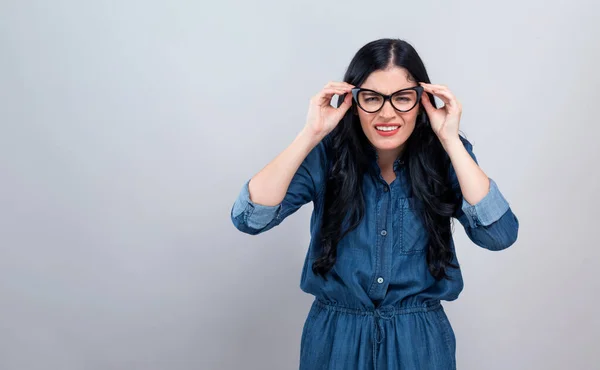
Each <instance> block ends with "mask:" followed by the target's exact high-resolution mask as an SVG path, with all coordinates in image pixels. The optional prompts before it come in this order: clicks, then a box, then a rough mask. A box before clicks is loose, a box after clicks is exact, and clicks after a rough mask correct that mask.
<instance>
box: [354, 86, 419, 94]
mask: <svg viewBox="0 0 600 370" xmlns="http://www.w3.org/2000/svg"><path fill="white" fill-rule="evenodd" d="M415 87H418V85H416V86H409V87H403V88H402V89H400V90H395V91H393V92H392V93H390V94H389V95H392V94H395V93H397V92H398V91H402V90H407V89H412V88H415ZM361 88H362V89H365V90H371V91H374V92H376V93H378V94H381V95H388V94H384V93H382V92H380V91H377V90H375V89H371V88H368V87H361Z"/></svg>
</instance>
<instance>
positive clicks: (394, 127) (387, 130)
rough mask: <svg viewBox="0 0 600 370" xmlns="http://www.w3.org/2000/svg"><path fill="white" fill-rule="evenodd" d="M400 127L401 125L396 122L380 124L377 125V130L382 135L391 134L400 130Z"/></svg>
mask: <svg viewBox="0 0 600 370" xmlns="http://www.w3.org/2000/svg"><path fill="white" fill-rule="evenodd" d="M400 127H401V126H400V125H398V124H394V123H386V124H378V125H375V131H377V133H378V134H379V135H382V136H391V135H394V134H395V133H396V132H398V130H400Z"/></svg>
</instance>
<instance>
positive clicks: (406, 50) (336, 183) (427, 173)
mask: <svg viewBox="0 0 600 370" xmlns="http://www.w3.org/2000/svg"><path fill="white" fill-rule="evenodd" d="M389 66H397V67H401V68H405V69H406V70H407V71H408V73H409V75H410V76H409V77H410V78H411V79H414V81H415V82H426V83H430V80H429V76H428V75H427V71H426V70H425V66H424V65H423V62H422V61H421V58H420V57H419V55H418V54H417V52H416V50H415V49H414V48H413V47H412V46H411V45H410V44H409V43H407V42H405V41H403V40H398V39H380V40H376V41H372V42H370V43H368V44H366V45H365V46H363V47H362V48H361V49H360V50H359V51H358V52H357V53H356V55H355V56H354V58H353V59H352V61H351V62H350V65H349V66H348V69H347V71H346V74H345V76H344V81H345V82H347V83H350V84H352V85H355V86H360V84H362V83H363V82H364V81H365V80H366V79H367V77H368V76H369V75H370V74H371V73H372V72H374V71H377V70H383V69H385V68H386V67H389ZM422 98H423V99H430V101H431V102H432V104H434V105H435V101H434V99H433V96H432V95H430V94H425V93H424V94H423V97H422ZM355 109H356V105H355V104H354V105H353V107H352V108H351V109H349V110H348V112H347V113H346V114H345V115H344V117H343V118H342V120H341V121H340V123H339V124H338V125H337V126H336V128H335V129H334V130H333V131H332V132H331V133H330V134H329V135H328V137H327V143H328V145H327V148H328V154H329V158H330V161H329V163H330V164H331V165H330V167H329V168H328V179H327V183H326V189H325V197H324V210H323V218H322V224H321V228H320V243H321V248H322V253H321V256H320V257H319V258H317V259H316V260H315V261H314V263H313V265H312V269H313V272H314V273H315V274H317V275H321V276H322V277H324V278H325V279H327V277H326V273H327V272H328V271H329V270H331V268H332V267H333V265H334V264H335V261H336V255H337V244H338V242H339V241H340V240H341V239H342V238H343V237H344V236H345V235H346V234H347V233H348V232H350V231H351V230H353V229H354V228H356V227H357V226H358V225H359V223H360V222H361V220H362V218H363V217H364V210H365V202H364V199H363V193H362V178H363V175H364V174H365V173H366V172H367V171H370V166H371V165H370V163H371V161H372V158H373V153H374V147H373V145H372V144H371V143H370V142H369V140H368V139H367V137H366V136H365V134H364V132H363V130H362V128H361V125H360V122H359V118H358V115H356V114H355ZM403 159H404V162H405V164H406V166H407V170H408V177H409V182H410V184H411V188H412V193H413V197H414V198H416V199H417V200H418V201H421V202H422V205H423V206H422V207H419V208H420V209H421V212H420V215H421V219H422V221H423V224H424V225H425V228H426V230H427V231H428V235H429V245H428V248H427V264H428V266H429V271H430V273H431V275H432V276H433V277H434V278H435V279H436V280H441V279H444V278H446V279H449V276H448V274H447V273H446V270H447V268H448V267H453V268H457V267H458V266H456V265H455V264H453V263H452V260H453V256H454V254H453V252H452V249H451V247H450V238H451V235H452V230H451V215H452V213H453V212H454V210H455V209H456V207H457V206H458V201H457V199H456V196H455V194H454V193H453V191H452V186H451V184H450V183H449V178H448V167H449V163H450V161H449V158H448V155H447V154H446V152H445V150H444V148H443V147H442V145H441V143H440V141H439V139H438V138H437V137H436V135H435V133H434V132H433V130H432V128H431V125H430V124H429V118H428V117H427V114H426V113H425V110H424V109H421V113H419V115H418V116H417V122H416V124H415V129H414V131H413V133H412V134H411V136H410V137H409V138H408V140H407V142H406V149H405V151H404V153H403Z"/></svg>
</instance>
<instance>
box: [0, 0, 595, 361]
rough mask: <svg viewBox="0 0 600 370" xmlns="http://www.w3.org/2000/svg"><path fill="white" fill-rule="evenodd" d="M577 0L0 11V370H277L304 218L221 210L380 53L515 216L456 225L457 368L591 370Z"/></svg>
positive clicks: (292, 328) (591, 295)
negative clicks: (394, 41) (363, 50)
mask: <svg viewBox="0 0 600 370" xmlns="http://www.w3.org/2000/svg"><path fill="white" fill-rule="evenodd" d="M597 4H598V3H597V2H595V3H594V2H593V1H591V0H590V1H575V2H573V1H570V2H567V1H558V0H554V1H541V0H538V1H522V0H521V1H515V0H509V1H503V2H493V3H492V2H480V1H475V0H464V1H420V2H402V1H386V2H378V3H370V4H369V3H367V2H365V1H345V2H337V1H336V2H321V1H318V2H317V1H302V2H294V3H291V2H285V1H275V0H272V1H269V2H259V3H255V2H250V1H248V2H242V1H239V2H233V1H218V2H205V3H199V2H195V1H181V0H179V1H173V0H171V1H162V2H159V1H141V0H140V1H131V0H130V1H96V2H85V3H84V2H80V1H73V0H71V1H67V0H57V1H52V2H49V1H45V0H38V1H27V0H19V1H17V0H12V1H10V0H3V1H2V2H0V47H1V51H0V122H1V124H2V126H1V131H0V190H1V191H0V369H2V370H38V369H44V370H45V369H57V370H58V369H60V370H80V369H86V370H87V369H94V370H96V369H97V370H105V369H144V370H158V369H161V370H162V369H169V370H180V369H203V370H204V369H260V370H265V369H294V368H297V363H298V358H299V346H300V335H301V330H302V325H303V323H304V319H305V317H306V313H307V312H308V308H309V305H310V303H311V300H312V298H311V296H308V295H306V294H304V293H303V292H302V291H301V290H300V289H299V281H300V272H301V268H302V263H303V262H304V256H305V253H306V250H307V247H308V241H309V239H308V238H309V233H308V225H309V217H310V212H311V210H312V205H310V204H309V205H307V206H305V207H304V208H302V209H301V210H300V211H298V213H296V214H294V215H292V216H290V217H289V218H288V219H287V220H286V221H285V222H284V223H283V224H281V225H280V226H279V227H277V228H275V229H273V230H272V231H270V232H268V233H265V234H262V235H260V236H249V235H246V234H242V233H240V232H238V231H237V230H236V229H235V228H234V227H233V225H232V223H231V221H230V218H229V212H230V210H231V206H232V204H233V201H234V200H235V198H236V197H237V194H238V192H239V190H240V189H241V186H242V185H243V183H244V181H246V180H247V179H248V178H249V177H250V176H252V175H253V174H255V173H256V172H258V171H259V170H260V169H261V168H262V167H263V166H264V165H266V164H267V163H268V162H269V161H270V160H271V159H273V158H274V157H275V156H276V155H277V154H278V153H279V152H280V151H282V150H283V149H284V148H285V147H286V146H287V145H289V143H291V141H292V140H293V138H294V137H295V135H296V134H297V133H298V131H299V130H300V129H301V128H302V126H303V125H304V122H305V117H306V111H307V108H308V101H309V99H310V97H311V96H312V95H314V94H315V93H317V92H318V91H319V90H320V89H321V88H322V86H323V85H324V84H325V83H327V82H328V81H330V80H341V78H342V76H343V73H344V71H345V68H346V66H347V65H348V63H349V62H350V59H351V58H352V56H353V55H354V53H355V52H356V51H357V50H358V49H359V48H360V47H361V46H362V45H364V44H365V43H367V42H369V41H371V40H374V39H377V38H380V37H399V38H403V39H406V40H407V41H409V42H411V43H412V44H413V45H414V46H415V47H416V48H417V50H418V51H419V52H420V54H421V56H422V58H423V59H424V61H425V63H426V66H427V68H428V71H429V74H430V77H431V79H432V81H433V82H434V83H440V84H446V85H448V86H449V87H450V88H451V89H452V91H453V92H454V93H455V94H456V95H457V97H458V98H459V100H461V102H462V104H463V107H464V113H463V118H462V122H461V129H462V130H463V131H464V132H465V133H466V134H467V137H468V138H469V139H470V140H471V142H472V143H473V144H474V150H475V153H476V154H477V156H478V159H479V162H480V165H481V167H482V168H483V169H484V171H485V172H486V173H487V174H488V175H489V176H490V177H492V178H494V179H495V180H496V182H497V183H498V184H499V186H500V187H501V189H502V191H503V193H504V194H505V196H506V197H507V199H508V200H509V202H510V203H511V205H512V207H513V210H514V211H515V213H516V214H517V216H518V217H519V220H520V222H521V229H520V235H519V240H518V242H517V243H516V244H515V245H514V246H513V247H511V248H510V249H509V250H506V251H503V252H500V253H492V252H488V251H485V250H483V249H481V248H478V247H477V246H475V245H474V244H472V243H471V242H470V241H469V240H468V239H467V238H466V236H465V234H464V231H463V230H462V228H461V227H460V224H458V223H457V226H458V227H457V228H456V230H457V232H456V236H455V238H456V243H457V248H458V257H459V259H460V261H461V263H462V268H463V274H464V278H465V289H464V291H463V294H462V295H461V296H460V297H459V299H458V301H456V302H452V303H448V304H446V308H447V311H448V314H449V316H450V319H451V322H452V324H453V326H454V328H455V332H456V336H457V341H458V344H457V356H458V367H459V369H473V370H475V369H477V370H479V369H486V370H495V369H498V370H501V369H502V370H504V369H512V370H516V369H545V370H546V369H599V368H600V365H599V360H598V357H597V351H598V345H599V344H600V319H599V316H598V314H597V312H598V305H599V304H600V299H599V298H598V296H599V294H600V283H599V280H598V272H597V269H598V260H599V259H600V248H599V247H600V245H599V244H600V243H599V242H598V230H599V226H598V225H599V221H600V218H599V216H598V215H599V213H598V209H599V208H600V202H599V200H598V195H599V190H600V186H599V178H600V177H599V176H598V169H599V166H598V160H599V159H600V155H599V154H600V153H599V149H598V147H599V145H598V140H599V137H600V129H599V128H598V127H599V124H598V108H597V107H598V106H597V104H598V101H599V98H600V94H599V93H598V87H599V86H600V74H599V73H598V65H599V64H600V55H599V49H598V36H599V35H600V32H599V27H598V22H597V19H595V18H594V17H596V15H597V14H598V13H599V11H600V9H599V6H598V5H597Z"/></svg>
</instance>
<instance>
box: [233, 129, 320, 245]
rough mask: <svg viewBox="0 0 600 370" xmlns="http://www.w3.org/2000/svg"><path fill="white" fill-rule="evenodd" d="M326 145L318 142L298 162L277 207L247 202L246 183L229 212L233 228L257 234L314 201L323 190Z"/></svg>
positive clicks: (247, 188)
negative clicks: (299, 162)
mask: <svg viewBox="0 0 600 370" xmlns="http://www.w3.org/2000/svg"><path fill="white" fill-rule="evenodd" d="M327 142H328V141H327V138H326V139H324V140H322V141H321V142H320V143H319V144H318V145H317V146H315V148H313V149H312V150H311V152H310V153H309V154H308V155H307V156H306V158H305V159H304V160H303V161H302V164H301V165H300V167H299V168H298V170H297V171H296V173H295V174H294V176H293V178H292V181H291V182H290V185H289V186H288V189H287V191H286V194H285V197H284V198H283V200H282V201H281V203H279V204H277V205H274V206H266V205H261V204H258V203H255V202H253V201H252V199H251V198H250V190H249V184H250V179H248V180H246V181H245V183H244V185H243V186H242V189H241V190H240V192H239V194H238V197H237V199H236V200H235V202H234V203H233V207H232V208H231V220H232V222H233V224H234V226H235V227H236V228H237V229H238V230H240V231H242V232H244V233H247V234H252V235H256V234H260V233H262V232H265V231H267V230H269V229H271V228H273V227H275V226H277V225H278V224H280V223H281V222H282V221H283V220H284V219H285V218H286V217H288V216H289V215H291V214H292V213H294V212H296V211H297V210H298V209H299V208H300V207H301V206H303V205H304V204H306V203H308V202H310V201H314V199H315V198H316V196H317V194H318V193H319V192H320V191H321V190H322V189H323V187H324V181H325V180H324V179H325V175H326V171H327V156H326V144H327Z"/></svg>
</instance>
